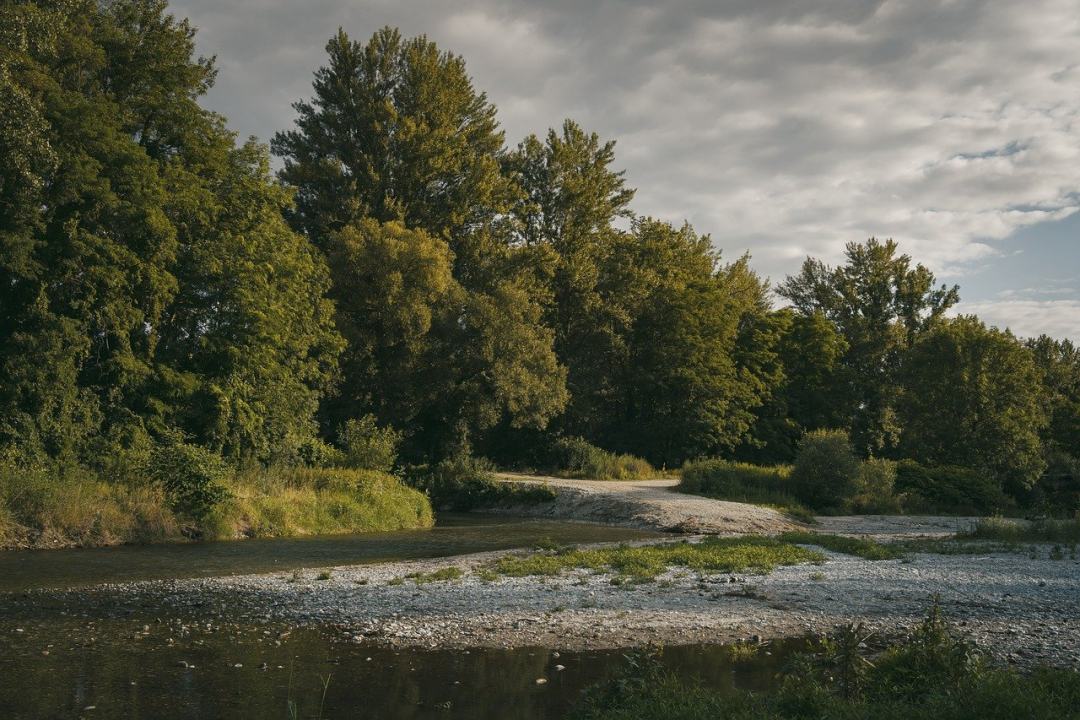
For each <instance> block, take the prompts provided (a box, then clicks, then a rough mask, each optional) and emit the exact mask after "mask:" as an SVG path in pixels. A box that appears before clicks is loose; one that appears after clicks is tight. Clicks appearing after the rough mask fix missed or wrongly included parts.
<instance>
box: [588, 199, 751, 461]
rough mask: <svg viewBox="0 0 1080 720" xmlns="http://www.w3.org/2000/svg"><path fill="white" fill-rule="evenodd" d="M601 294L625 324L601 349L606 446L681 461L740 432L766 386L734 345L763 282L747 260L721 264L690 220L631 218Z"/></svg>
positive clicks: (728, 444)
mask: <svg viewBox="0 0 1080 720" xmlns="http://www.w3.org/2000/svg"><path fill="white" fill-rule="evenodd" d="M601 287H602V288H604V289H605V290H607V289H609V288H611V287H614V288H617V289H616V290H615V291H614V292H613V295H614V296H615V297H618V298H620V299H621V300H622V306H621V308H620V310H621V312H620V315H621V318H623V319H624V323H625V324H624V325H623V326H622V327H621V328H620V329H617V330H616V331H615V332H614V334H613V338H612V342H611V343H610V344H609V345H608V346H607V354H606V356H601V357H600V358H598V359H597V361H596V362H598V363H604V364H605V365H606V374H605V375H604V378H605V382H604V384H603V385H601V386H600V387H599V388H597V389H596V391H595V393H596V394H595V396H594V397H593V398H592V402H593V403H594V404H595V406H596V407H597V408H598V409H599V412H598V413H597V416H598V417H599V418H600V421H599V424H600V427H599V430H598V433H597V435H598V436H599V439H600V440H601V441H602V442H603V444H604V445H606V446H608V447H611V448H615V449H619V450H625V451H632V452H636V453H640V454H642V455H644V456H645V457H647V458H648V459H649V460H651V461H653V462H655V463H657V464H678V463H681V462H682V461H683V460H685V459H688V458H691V457H696V456H699V455H705V454H716V453H719V452H721V451H725V450H730V449H732V448H733V447H734V446H735V445H737V444H738V443H739V442H740V441H741V440H743V438H744V437H745V435H746V433H747V431H748V430H749V427H750V425H751V424H752V422H753V417H754V416H753V411H754V409H755V408H756V407H757V406H758V405H759V404H760V403H761V402H762V401H763V399H764V397H765V395H766V393H767V392H768V391H769V389H770V388H769V387H768V383H767V382H766V381H765V379H764V377H763V376H762V375H761V374H759V372H758V368H757V366H756V365H755V363H753V362H750V360H751V359H752V358H751V353H750V352H749V348H748V347H745V346H744V347H740V341H741V340H742V339H743V338H744V335H743V330H744V328H745V325H746V324H747V323H749V322H750V319H751V318H752V317H755V316H757V315H760V314H761V313H763V312H764V311H765V310H767V301H766V296H767V287H766V285H765V284H764V283H763V282H762V281H761V280H760V279H759V278H758V277H757V276H756V275H754V273H753V272H751V271H750V269H749V265H748V258H745V257H744V258H741V259H740V260H738V261H736V262H734V263H730V264H727V265H721V264H720V259H719V255H718V254H717V253H716V252H715V251H714V250H713V249H712V245H711V241H710V239H709V237H708V236H703V235H698V234H697V233H696V232H694V230H693V229H692V228H691V227H690V226H688V225H686V226H683V227H682V228H680V229H676V228H674V227H672V226H671V225H669V224H667V223H663V222H660V221H656V220H652V219H642V220H638V221H635V224H634V228H633V232H632V233H630V234H627V235H625V236H623V237H622V240H621V243H620V245H619V246H618V247H617V251H616V252H614V253H612V254H611V255H610V257H609V263H608V265H607V267H606V268H605V277H604V279H603V281H602V283H601Z"/></svg>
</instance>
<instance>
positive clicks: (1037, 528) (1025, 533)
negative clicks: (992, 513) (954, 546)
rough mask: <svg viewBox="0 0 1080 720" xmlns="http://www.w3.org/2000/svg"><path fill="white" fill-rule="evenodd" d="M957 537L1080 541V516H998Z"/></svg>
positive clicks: (1017, 540) (985, 519) (967, 538)
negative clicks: (1041, 517) (1033, 517)
mask: <svg viewBox="0 0 1080 720" xmlns="http://www.w3.org/2000/svg"><path fill="white" fill-rule="evenodd" d="M957 537H958V538H960V539H963V540H997V541H1000V542H1010V543H1021V542H1043V543H1080V518H1074V519H1072V520H1054V519H1052V518H1043V519H1039V520H1032V521H1031V522H1024V521H1021V520H1007V519H1005V518H998V517H991V518H984V519H982V520H980V521H979V522H978V523H976V524H975V526H974V527H972V528H971V529H970V530H967V531H965V532H961V533H958V534H957Z"/></svg>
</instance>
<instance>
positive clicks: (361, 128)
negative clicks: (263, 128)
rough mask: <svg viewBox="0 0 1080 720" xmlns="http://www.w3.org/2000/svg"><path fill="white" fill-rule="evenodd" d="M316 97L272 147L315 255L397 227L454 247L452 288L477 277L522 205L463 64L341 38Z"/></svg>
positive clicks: (487, 107)
mask: <svg viewBox="0 0 1080 720" xmlns="http://www.w3.org/2000/svg"><path fill="white" fill-rule="evenodd" d="M326 51H327V54H328V56H329V60H328V64H327V65H326V66H325V67H322V68H319V70H317V71H316V73H315V82H314V84H313V90H314V96H313V98H312V99H311V100H310V101H301V102H297V103H296V104H295V105H294V107H295V109H296V112H297V116H298V117H297V120H296V128H295V129H294V130H289V131H285V132H279V133H277V134H276V135H275V136H274V139H273V142H272V147H273V150H274V152H275V153H276V154H277V155H280V156H281V157H282V159H283V160H284V168H283V169H282V171H281V179H282V180H284V181H285V182H286V183H288V184H289V185H292V186H293V187H295V188H296V210H295V214H294V216H293V222H294V225H295V227H297V228H298V229H300V230H301V231H303V232H304V233H306V234H307V235H308V237H310V238H311V239H312V240H313V241H315V242H316V243H317V244H322V243H323V242H324V241H325V239H326V238H327V237H328V236H329V233H330V232H333V231H337V230H341V229H342V228H344V227H345V226H347V225H349V224H351V223H353V222H356V221H358V220H360V219H362V218H365V217H370V218H374V219H375V220H378V221H379V222H389V221H399V222H402V223H404V224H405V226H406V227H409V228H415V229H420V230H424V231H425V232H427V233H429V234H431V235H434V236H435V237H438V238H440V239H442V240H444V241H446V242H448V243H449V244H450V248H451V250H453V252H454V261H455V264H456V267H455V276H456V277H458V278H459V279H462V280H467V279H468V278H469V277H470V276H471V275H473V274H479V273H480V272H481V267H479V265H483V264H484V263H485V262H486V261H487V260H489V259H490V258H488V257H485V255H486V254H487V253H488V252H490V250H491V247H490V239H491V238H490V235H489V234H486V233H483V232H479V231H480V230H482V229H483V228H485V227H487V226H489V225H491V224H492V223H494V222H496V220H497V219H498V218H499V216H501V215H502V214H503V213H505V212H506V211H507V210H508V209H509V207H510V203H511V202H512V200H513V199H514V197H515V188H514V185H513V183H511V182H510V181H509V180H508V179H507V178H506V177H505V176H504V174H503V173H502V171H501V169H500V160H501V157H502V153H503V133H502V131H501V130H500V129H499V126H498V122H497V120H496V117H495V107H494V106H493V105H492V104H491V103H490V102H488V100H487V96H486V95H485V94H484V93H482V92H478V91H477V90H476V89H475V88H474V87H473V85H472V80H471V78H470V77H469V75H468V73H467V72H466V70H465V61H464V60H463V59H462V58H461V57H459V56H457V55H454V54H452V53H447V52H442V51H440V50H439V48H438V47H437V46H436V45H435V43H433V42H431V41H430V40H428V39H427V38H426V37H424V36H420V37H416V38H411V39H405V38H402V36H401V33H400V32H399V31H398V30H397V29H395V28H390V27H385V28H383V29H381V30H379V31H378V32H376V33H375V34H374V35H373V36H372V37H371V39H370V40H369V41H368V42H367V43H366V44H365V43H359V42H356V41H353V40H351V39H349V37H348V35H346V34H345V32H344V31H343V30H339V31H338V33H337V35H335V36H334V37H333V38H331V39H330V41H329V42H328V43H327V45H326Z"/></svg>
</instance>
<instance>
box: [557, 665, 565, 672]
mask: <svg viewBox="0 0 1080 720" xmlns="http://www.w3.org/2000/svg"><path fill="white" fill-rule="evenodd" d="M565 669H566V666H565V665H556V666H555V672H562V671H563V670H565Z"/></svg>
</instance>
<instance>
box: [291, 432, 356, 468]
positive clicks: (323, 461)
mask: <svg viewBox="0 0 1080 720" xmlns="http://www.w3.org/2000/svg"><path fill="white" fill-rule="evenodd" d="M299 455H300V460H301V461H302V462H303V463H304V465H306V466H308V467H313V468H330V467H340V466H342V465H345V462H346V456H345V452H344V451H343V450H339V449H338V448H336V447H334V446H333V445H331V444H330V443H327V442H323V441H322V440H320V439H319V438H311V439H309V440H307V441H305V442H304V443H303V444H301V445H300V449H299Z"/></svg>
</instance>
